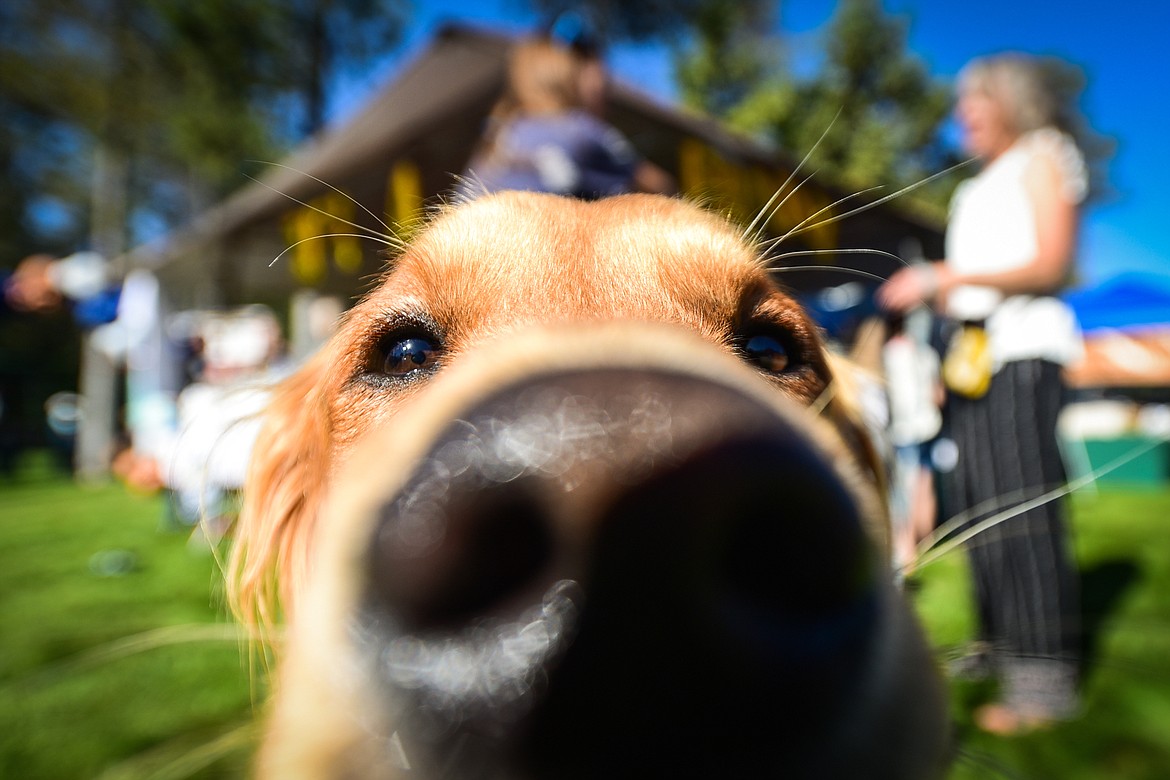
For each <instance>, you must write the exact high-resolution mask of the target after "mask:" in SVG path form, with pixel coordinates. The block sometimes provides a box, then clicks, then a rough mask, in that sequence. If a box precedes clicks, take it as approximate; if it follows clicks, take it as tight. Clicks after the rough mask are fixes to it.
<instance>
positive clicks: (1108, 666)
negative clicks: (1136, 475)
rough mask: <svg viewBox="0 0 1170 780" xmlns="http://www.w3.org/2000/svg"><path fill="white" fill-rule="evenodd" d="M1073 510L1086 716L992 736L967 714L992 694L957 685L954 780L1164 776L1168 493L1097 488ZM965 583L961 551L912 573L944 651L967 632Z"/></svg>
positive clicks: (1168, 731) (1168, 765) (1169, 642)
mask: <svg viewBox="0 0 1170 780" xmlns="http://www.w3.org/2000/svg"><path fill="white" fill-rule="evenodd" d="M1071 506H1072V513H1073V527H1074V546H1075V549H1076V552H1077V561H1078V566H1079V568H1080V571H1081V598H1082V602H1083V604H1082V611H1083V622H1084V628H1085V633H1086V647H1085V660H1086V669H1085V676H1084V680H1083V686H1082V695H1083V712H1082V714H1081V716H1080V717H1079V718H1078V719H1076V720H1074V721H1072V722H1069V723H1066V724H1062V725H1059V726H1057V727H1054V728H1052V729H1050V730H1046V731H1043V732H1038V733H1034V734H1030V735H1027V736H1022V737H1017V738H1013V739H1002V738H996V737H992V736H990V735H987V734H984V733H982V732H980V731H978V730H977V729H975V728H974V727H973V726H972V725H971V721H970V717H969V716H970V713H971V711H972V710H973V709H974V708H975V707H976V706H977V705H978V704H980V703H982V702H984V701H987V700H989V699H990V698H991V697H992V695H993V694H994V690H992V689H991V688H990V686H988V685H987V684H982V685H980V684H973V683H966V684H964V683H956V684H954V685H953V686H952V706H951V709H952V714H953V717H954V720H955V723H956V732H955V733H956V737H957V741H958V745H959V748H960V751H961V756H960V759H959V760H958V762H957V763H956V765H955V767H954V769H953V771H952V772H951V774H950V780H974V778H997V777H1002V778H1035V779H1037V780H1041V779H1045V778H1061V780H1081V779H1082V778H1083V780H1090V778H1092V779H1093V780H1100V779H1101V778H1109V780H1145V779H1146V778H1149V780H1155V778H1157V779H1158V780H1163V779H1164V778H1167V777H1170V533H1168V531H1170V490H1166V489H1160V490H1151V489H1145V490H1141V489H1134V490H1124V489H1119V488H1110V489H1108V490H1105V489H1102V490H1101V492H1100V493H1097V494H1092V493H1082V494H1079V495H1077V496H1075V497H1074V498H1073V501H1072V505H1071ZM967 577H968V572H967V567H966V560H965V558H964V556H963V555H961V554H956V555H952V556H948V557H946V558H944V559H943V560H941V561H939V562H938V563H937V564H934V565H932V566H930V567H928V568H927V569H926V570H924V571H923V572H922V573H921V575H920V577H919V583H920V585H921V588H920V590H918V591H917V596H916V599H917V604H918V607H919V610H920V612H921V614H922V615H923V619H924V620H925V622H926V624H927V627H928V632H929V633H930V636H931V638H932V641H933V642H934V643H935V644H936V646H938V647H940V648H942V649H943V650H942V651H941V652H940V655H945V654H946V649H948V648H954V647H955V646H956V645H958V644H960V643H962V642H964V641H966V640H968V639H969V638H970V637H971V635H972V631H973V626H974V620H973V616H972V613H971V609H970V605H971V596H970V588H969V585H968V580H967Z"/></svg>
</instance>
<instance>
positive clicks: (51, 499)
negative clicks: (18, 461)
mask: <svg viewBox="0 0 1170 780" xmlns="http://www.w3.org/2000/svg"><path fill="white" fill-rule="evenodd" d="M163 509H164V506H163V503H162V500H161V499H160V498H157V497H152V498H147V497H143V496H136V495H131V494H128V493H127V492H126V491H125V490H124V489H123V488H121V487H118V486H112V485H111V486H106V487H97V488H80V487H77V486H75V485H74V484H73V483H71V482H69V481H67V480H64V479H61V478H52V477H50V476H48V475H47V472H45V471H44V470H43V469H32V470H31V471H28V472H26V473H25V474H24V475H23V476H22V477H21V478H18V479H17V480H16V481H10V482H8V483H0V777H4V778H23V779H26V780H34V779H35V778H46V779H50V778H51V779H52V780H62V779H63V778H96V777H101V778H106V779H108V780H113V779H114V778H168V777H205V778H214V777H239V776H242V775H244V774H245V766H246V761H247V755H248V748H247V745H248V742H249V739H250V723H251V721H252V694H251V691H250V686H251V680H252V677H251V675H250V672H249V670H248V669H247V668H246V664H245V663H244V662H243V661H242V660H241V659H243V658H246V657H247V655H246V653H243V652H241V645H240V643H239V641H238V640H237V639H236V638H235V636H234V635H235V632H234V630H233V629H232V627H231V626H230V624H229V623H228V621H227V620H226V618H225V617H224V614H223V609H222V608H221V607H220V606H219V604H220V602H221V598H220V596H219V595H218V594H219V592H220V589H219V587H218V585H217V582H218V579H219V578H218V576H217V574H216V572H217V571H218V569H217V567H216V565H215V562H214V560H213V558H212V557H211V555H210V553H209V552H208V551H207V550H206V548H204V549H199V548H198V547H195V546H189V545H188V542H187V539H188V535H187V534H186V533H179V532H176V531H167V532H162V531H160V525H161V524H162V520H163V516H164V512H163ZM111 550H114V551H125V553H128V555H129V556H130V559H131V560H132V561H133V564H132V566H131V568H130V569H129V570H128V571H125V572H123V573H116V574H113V575H112V576H111V575H110V574H108V573H107V574H105V575H103V573H102V570H101V568H100V564H101V563H102V561H103V559H102V555H103V553H106V552H107V551H111ZM95 556H96V557H95ZM106 557H107V558H108V557H109V556H108V555H107V556H106ZM123 559H125V556H123Z"/></svg>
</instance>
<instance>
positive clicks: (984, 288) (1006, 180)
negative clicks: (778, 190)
mask: <svg viewBox="0 0 1170 780" xmlns="http://www.w3.org/2000/svg"><path fill="white" fill-rule="evenodd" d="M1065 67H1066V70H1065V71H1064V72H1065V73H1067V72H1068V71H1067V66H1065ZM1060 72H1061V71H1060V70H1059V69H1058V68H1057V67H1054V64H1053V61H1051V60H1045V59H1041V58H1036V57H1031V56H1027V55H1022V54H1002V55H997V56H991V57H986V58H983V59H978V60H975V61H973V62H971V63H970V64H969V65H968V66H967V67H966V68H965V69H964V70H963V71H962V73H961V74H960V77H959V90H958V92H959V97H958V108H957V111H956V115H957V118H958V121H959V123H960V125H961V127H962V130H963V134H964V142H965V146H966V147H967V149H968V150H969V151H970V152H971V153H972V154H974V155H975V157H977V158H978V159H979V161H980V162H981V163H982V167H981V169H980V171H979V173H978V174H977V175H976V176H974V177H973V178H971V179H969V180H967V181H965V182H964V183H963V184H961V185H960V187H959V188H958V189H957V190H956V192H955V196H954V199H953V201H952V205H951V217H950V222H949V225H948V228H947V238H946V251H947V257H946V259H945V260H941V261H938V262H936V263H932V264H929V265H925V266H915V267H913V268H907V269H904V270H902V271H900V272H898V273H896V274H895V275H894V276H892V277H891V278H890V280H889V281H888V282H887V283H886V284H885V285H883V286H882V287H881V288H880V289H879V291H878V300H879V302H880V303H881V304H882V305H883V306H884V307H885V308H887V309H889V310H892V311H905V310H908V309H910V308H912V307H913V306H916V305H918V304H919V303H921V302H922V301H923V300H931V299H933V300H934V301H935V302H936V303H937V305H938V306H939V307H940V308H941V309H942V310H943V312H944V313H945V314H946V315H947V316H948V317H949V318H950V320H951V321H953V322H954V323H955V329H956V333H955V336H954V340H953V341H952V345H951V348H950V349H948V352H947V355H946V357H945V358H944V360H943V379H944V383H945V384H946V386H947V403H946V415H947V419H948V421H949V424H950V430H951V436H952V438H953V439H954V441H955V443H956V444H957V445H958V452H959V457H958V461H957V464H956V465H955V468H954V470H953V471H952V472H951V473H950V475H949V485H948V486H947V487H948V488H949V490H950V497H951V498H952V499H953V506H954V508H955V509H957V510H963V511H962V512H961V517H963V518H964V521H965V527H968V528H970V527H973V526H977V525H979V524H980V523H984V521H989V522H987V523H985V525H986V526H987V527H986V528H985V530H981V531H980V532H979V533H978V534H977V535H975V536H973V538H972V539H971V541H970V542H969V543H968V552H969V555H970V559H971V568H972V573H973V576H974V580H975V596H976V600H977V607H978V617H979V624H980V632H981V637H980V639H981V641H980V642H979V643H978V644H977V648H978V649H977V650H976V652H975V654H974V655H972V656H970V657H969V658H967V659H965V660H966V661H967V663H966V664H965V671H967V672H973V671H974V672H985V673H993V672H994V673H995V674H997V675H998V676H999V679H1000V682H1001V690H1000V700H999V701H997V702H995V703H992V704H987V705H984V706H983V707H981V708H979V710H977V711H976V713H975V721H976V723H977V725H979V726H980V727H981V728H983V729H985V730H987V731H992V732H996V733H1001V734H1010V733H1017V732H1020V731H1022V730H1027V729H1030V728H1035V727H1039V726H1042V725H1044V724H1046V723H1048V722H1051V721H1053V720H1060V719H1066V718H1069V717H1071V716H1073V715H1074V714H1075V713H1076V710H1077V708H1078V697H1077V678H1078V672H1079V665H1080V664H1079V642H1080V625H1079V624H1080V609H1079V599H1078V593H1077V581H1076V572H1075V565H1074V562H1073V560H1072V557H1071V553H1070V551H1069V549H1068V544H1067V538H1066V536H1067V532H1066V523H1065V510H1064V506H1063V503H1062V502H1061V501H1060V500H1059V499H1052V500H1041V501H1037V502H1035V504H1036V505H1035V506H1033V507H1032V508H1029V509H1027V511H1021V512H1019V513H1018V514H1014V516H1008V517H1006V519H1005V515H1010V514H1012V513H1011V512H1008V511H1006V510H1011V509H1012V508H1013V507H1016V506H1019V507H1020V509H1024V507H1023V506H1022V505H1024V504H1025V503H1026V502H1031V501H1033V500H1034V499H1037V498H1040V497H1041V496H1044V495H1045V494H1047V493H1049V492H1050V491H1052V490H1053V489H1055V488H1059V487H1060V486H1061V485H1063V484H1064V483H1065V481H1066V477H1065V472H1064V467H1063V463H1062V461H1061V456H1060V451H1059V449H1058V445H1057V436H1056V420H1057V415H1058V414H1059V411H1060V407H1061V403H1062V395H1063V385H1062V380H1061V370H1062V367H1063V366H1064V365H1066V364H1068V363H1070V362H1072V361H1074V360H1075V359H1076V358H1077V357H1078V356H1079V355H1080V351H1081V342H1080V335H1079V331H1078V329H1077V324H1076V321H1075V319H1074V317H1073V315H1072V312H1071V311H1070V310H1069V309H1068V308H1067V307H1066V306H1065V305H1064V304H1063V303H1062V302H1061V301H1060V300H1059V299H1058V298H1056V297H1055V296H1056V294H1057V292H1058V291H1059V290H1060V289H1061V288H1062V287H1063V286H1064V285H1065V283H1066V282H1067V280H1068V278H1069V275H1070V271H1071V269H1072V266H1073V262H1074V258H1075V253H1076V244H1077V232H1078V224H1079V216H1080V205H1081V203H1082V202H1083V201H1084V199H1085V196H1086V195H1087V193H1088V175H1087V171H1086V165H1085V161H1084V157H1083V155H1082V153H1081V152H1080V151H1079V149H1078V147H1077V144H1076V142H1075V141H1074V139H1073V137H1072V135H1071V133H1070V131H1072V130H1073V129H1074V127H1075V123H1076V120H1077V114H1076V112H1075V110H1072V109H1071V106H1072V105H1073V104H1072V103H1071V101H1069V100H1068V99H1067V98H1068V97H1069V96H1068V95H1067V94H1062V93H1066V92H1067V90H1066V89H1065V87H1067V82H1065V83H1061V82H1059V81H1057V80H1056V79H1054V78H1053V76H1054V75H1056V74H1059V73H1060ZM991 518H995V519H994V520H991Z"/></svg>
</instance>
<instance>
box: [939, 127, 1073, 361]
mask: <svg viewBox="0 0 1170 780" xmlns="http://www.w3.org/2000/svg"><path fill="white" fill-rule="evenodd" d="M1037 156H1045V157H1049V158H1051V159H1052V160H1054V161H1055V162H1056V164H1057V166H1058V168H1059V170H1060V171H1061V172H1062V174H1063V178H1064V183H1063V186H1064V193H1065V195H1066V197H1068V198H1069V199H1070V200H1072V201H1073V202H1074V203H1080V202H1081V201H1083V200H1084V198H1085V195H1086V194H1087V192H1088V175H1087V172H1086V169H1085V161H1084V158H1083V157H1082V156H1081V154H1080V152H1079V151H1078V150H1077V147H1076V144H1075V143H1073V141H1072V139H1071V138H1069V137H1068V136H1067V135H1065V134H1063V133H1061V132H1060V131H1058V130H1056V129H1054V128H1043V129H1041V130H1035V131H1033V132H1030V133H1026V134H1024V135H1023V136H1021V137H1020V138H1019V139H1018V140H1017V141H1016V143H1015V144H1014V145H1013V146H1012V147H1011V148H1010V149H1008V150H1007V151H1006V152H1004V153H1003V154H1001V155H1000V156H999V157H997V158H996V159H995V160H994V161H993V162H992V163H991V164H990V165H988V166H987V167H986V168H984V169H983V170H982V171H980V172H979V174H978V175H976V176H975V177H973V178H971V179H968V180H967V181H965V182H963V183H962V184H961V185H959V188H958V189H957V190H955V196H954V198H953V199H952V201H951V217H950V222H949V223H948V225H947V238H946V251H947V260H946V262H947V265H948V266H949V267H950V268H952V269H953V270H954V271H956V272H957V273H961V274H963V273H997V272H1000V271H1010V270H1013V269H1015V268H1020V267H1022V266H1025V265H1027V264H1029V263H1030V262H1032V261H1033V260H1034V259H1035V257H1036V253H1037V251H1038V243H1037V236H1036V218H1035V213H1034V210H1033V207H1032V204H1031V202H1030V200H1029V198H1028V192H1027V188H1026V187H1025V183H1024V176H1025V172H1026V171H1027V168H1028V164H1029V163H1030V162H1031V161H1032V160H1033V159H1034V158H1035V157H1037ZM947 313H948V314H949V315H950V316H951V317H953V318H955V319H959V320H985V321H986V328H987V334H988V338H989V340H990V343H991V353H992V357H993V358H994V360H995V366H996V368H997V369H998V368H999V367H1000V366H1001V365H1003V364H1004V363H1006V362H1009V361H1012V360H1027V359H1030V358H1042V359H1046V360H1051V361H1053V362H1056V363H1060V364H1062V365H1065V364H1068V363H1072V362H1075V361H1076V360H1077V359H1078V358H1079V357H1080V356H1081V350H1082V346H1081V337H1080V330H1079V328H1078V327H1077V323H1076V318H1075V316H1074V315H1073V313H1072V310H1071V309H1069V308H1068V306H1066V305H1065V304H1064V303H1063V302H1062V301H1060V300H1059V299H1057V298H1054V297H1050V296H1033V295H1010V296H1007V297H1006V298H1005V297H1004V295H1003V294H1002V293H1001V292H1000V291H999V290H997V289H995V288H993V287H984V286H979V285H961V286H959V287H956V288H955V289H954V290H952V291H951V293H950V295H949V297H948V298H947Z"/></svg>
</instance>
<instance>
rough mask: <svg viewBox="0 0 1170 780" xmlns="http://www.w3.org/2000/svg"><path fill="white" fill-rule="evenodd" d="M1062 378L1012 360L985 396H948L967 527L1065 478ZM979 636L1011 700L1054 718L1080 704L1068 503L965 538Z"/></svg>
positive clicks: (957, 501) (1040, 364)
mask: <svg viewBox="0 0 1170 780" xmlns="http://www.w3.org/2000/svg"><path fill="white" fill-rule="evenodd" d="M1062 395H1063V384H1062V381H1061V376H1060V366H1058V365H1056V364H1055V363H1051V362H1049V361H1044V360H1023V361H1015V362H1010V363H1007V364H1005V365H1004V366H1003V367H1002V368H1001V369H1000V370H999V371H998V372H996V374H995V376H994V377H993V378H992V382H991V387H990V389H989V390H988V393H987V395H985V396H984V397H983V398H980V399H977V400H970V399H965V398H960V397H953V398H950V399H949V400H948V402H947V412H948V422H949V424H950V430H951V435H952V437H953V438H954V440H955V443H956V445H957V446H958V450H959V459H958V463H957V464H956V467H955V469H954V471H953V472H951V474H950V479H949V484H948V485H947V488H948V489H949V490H950V491H951V494H950V496H949V498H950V499H951V500H950V502H949V503H951V505H952V506H953V507H954V509H955V510H957V511H961V512H963V514H964V516H966V517H968V520H967V522H966V524H965V525H966V527H968V528H969V527H971V526H974V525H976V524H978V523H980V522H982V521H984V520H987V519H988V518H991V517H994V516H996V515H1000V514H1002V513H1004V512H1005V511H1006V510H1011V509H1012V508H1013V507H1018V506H1019V505H1020V504H1022V503H1024V502H1027V501H1030V500H1032V499H1035V498H1037V497H1039V496H1042V495H1043V494H1045V493H1047V492H1048V491H1050V490H1053V489H1055V488H1058V487H1060V486H1061V485H1063V484H1064V483H1065V481H1066V477H1065V471H1064V465H1063V462H1062V460H1061V457H1060V451H1059V448H1058V445H1057V438H1056V420H1057V415H1058V414H1059V412H1060V408H1061V403H1062ZM968 553H969V556H970V559H971V569H972V574H973V575H974V580H975V598H976V603H977V607H978V614H979V622H980V630H981V632H982V639H983V640H984V641H985V642H986V643H987V644H988V646H989V647H990V649H991V654H992V655H991V660H992V661H993V662H994V663H995V665H996V668H997V670H998V673H999V675H1000V678H1001V681H1002V683H1003V687H1004V690H1003V698H1004V700H1005V702H1006V703H1008V704H1009V705H1013V706H1016V707H1019V708H1027V709H1031V710H1041V711H1044V712H1050V713H1052V714H1054V715H1061V714H1069V713H1070V712H1071V711H1072V710H1073V709H1074V708H1075V707H1076V701H1077V697H1076V678H1077V671H1078V661H1079V655H1080V652H1079V642H1080V605H1079V598H1078V588H1077V579H1076V569H1075V564H1074V562H1073V560H1072V557H1071V554H1070V551H1069V549H1068V540H1067V530H1066V522H1065V507H1064V501H1063V500H1062V499H1059V498H1057V499H1052V500H1046V501H1043V502H1041V503H1040V504H1039V505H1038V506H1036V507H1034V508H1031V509H1028V510H1027V511H1025V512H1022V513H1020V514H1018V515H1015V516H1014V517H1010V518H1008V519H1006V520H1003V521H1002V522H1000V523H999V524H997V525H994V526H993V527H991V528H989V529H987V530H984V531H982V532H980V533H979V534H978V535H977V536H975V537H974V538H973V539H971V540H970V541H969V542H968Z"/></svg>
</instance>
